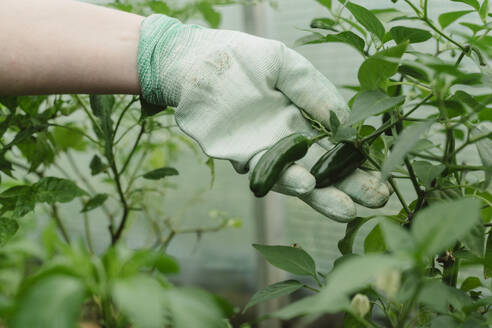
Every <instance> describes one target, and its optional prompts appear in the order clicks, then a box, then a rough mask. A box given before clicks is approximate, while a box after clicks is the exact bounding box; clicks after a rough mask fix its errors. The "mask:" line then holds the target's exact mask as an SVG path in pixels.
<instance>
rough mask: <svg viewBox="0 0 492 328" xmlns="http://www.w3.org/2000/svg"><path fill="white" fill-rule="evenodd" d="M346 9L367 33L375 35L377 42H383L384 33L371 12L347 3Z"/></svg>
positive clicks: (381, 25) (378, 21)
mask: <svg viewBox="0 0 492 328" xmlns="http://www.w3.org/2000/svg"><path fill="white" fill-rule="evenodd" d="M346 8H347V9H348V10H349V11H350V12H351V13H352V15H354V17H355V19H356V20H357V21H358V22H359V23H361V24H362V26H364V27H365V28H366V29H367V30H368V31H369V32H371V33H373V34H375V35H376V36H377V37H378V38H379V40H383V38H384V34H385V33H386V31H385V29H384V26H383V24H382V23H381V21H380V20H379V19H378V18H377V17H376V15H374V14H373V13H372V12H371V11H369V10H367V9H366V8H364V7H362V6H359V5H356V4H355V3H352V2H349V3H347V5H346Z"/></svg>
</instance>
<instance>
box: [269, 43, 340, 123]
mask: <svg viewBox="0 0 492 328" xmlns="http://www.w3.org/2000/svg"><path fill="white" fill-rule="evenodd" d="M276 87H277V88H278V89H279V90H280V91H281V92H282V93H283V94H285V96H287V97H288V98H289V99H290V100H291V101H292V102H293V103H294V104H296V105H297V106H298V107H300V108H302V109H303V110H305V111H306V112H307V113H308V114H309V115H310V116H311V117H312V118H314V119H315V120H317V121H319V122H320V123H322V124H323V125H324V126H326V127H329V126H330V113H331V112H333V113H335V114H336V115H337V117H338V120H339V121H340V122H344V121H345V120H347V118H348V116H349V110H348V107H347V104H346V103H345V101H344V100H343V98H342V96H341V95H340V93H339V92H338V90H337V89H336V88H335V86H334V85H333V83H331V82H330V81H329V80H328V79H327V78H326V77H325V76H324V75H323V74H321V72H319V71H318V70H317V69H316V68H314V66H313V65H312V64H311V63H310V62H309V61H308V60H307V59H306V58H304V57H303V56H302V55H300V54H299V53H298V52H296V51H294V50H292V49H289V48H287V47H284V48H283V61H282V63H281V67H280V71H279V76H278V80H277V84H276Z"/></svg>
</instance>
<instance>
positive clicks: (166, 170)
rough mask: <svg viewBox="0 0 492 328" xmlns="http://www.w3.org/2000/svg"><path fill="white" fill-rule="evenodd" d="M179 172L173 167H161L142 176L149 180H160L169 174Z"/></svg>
mask: <svg viewBox="0 0 492 328" xmlns="http://www.w3.org/2000/svg"><path fill="white" fill-rule="evenodd" d="M178 174H179V172H178V170H176V169H175V168H173V167H161V168H158V169H155V170H152V171H150V172H147V173H145V174H144V175H143V176H142V177H143V178H144V179H147V180H159V179H162V178H165V177H168V176H173V175H178Z"/></svg>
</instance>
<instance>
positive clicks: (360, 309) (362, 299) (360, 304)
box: [350, 294, 371, 317]
mask: <svg viewBox="0 0 492 328" xmlns="http://www.w3.org/2000/svg"><path fill="white" fill-rule="evenodd" d="M350 306H351V307H352V310H353V311H354V312H355V313H356V314H357V315H359V316H361V317H364V316H365V315H366V314H367V313H368V312H369V310H370V309H371V304H369V298H367V296H366V295H363V294H356V295H355V296H354V298H352V302H351V303H350Z"/></svg>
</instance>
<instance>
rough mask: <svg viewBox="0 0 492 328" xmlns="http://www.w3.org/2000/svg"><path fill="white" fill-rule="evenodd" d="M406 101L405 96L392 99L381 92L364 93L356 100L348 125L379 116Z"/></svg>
mask: <svg viewBox="0 0 492 328" xmlns="http://www.w3.org/2000/svg"><path fill="white" fill-rule="evenodd" d="M404 101H405V96H398V97H390V96H388V95H387V94H386V93H384V92H382V91H380V90H373V91H363V92H361V93H359V94H358V95H357V97H356V98H355V100H354V103H353V105H352V112H351V113H350V117H349V119H348V121H347V123H346V124H354V123H357V122H360V121H363V120H365V119H366V118H368V117H370V116H375V115H379V114H381V113H383V112H386V111H387V110H390V109H391V108H393V107H395V106H397V105H399V104H401V103H403V102H404Z"/></svg>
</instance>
